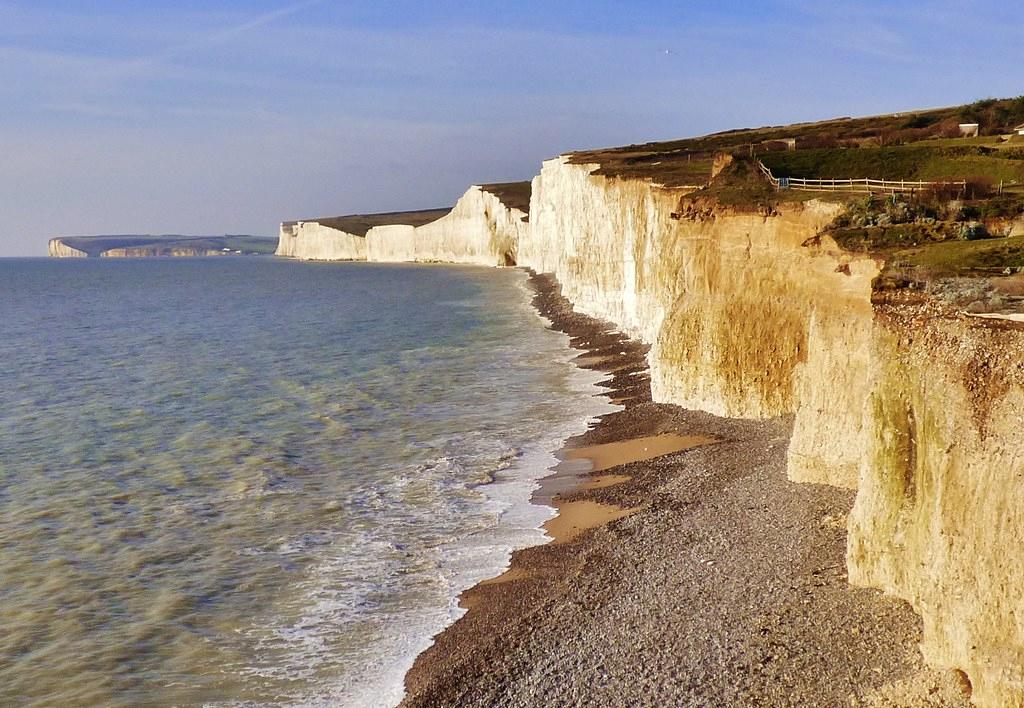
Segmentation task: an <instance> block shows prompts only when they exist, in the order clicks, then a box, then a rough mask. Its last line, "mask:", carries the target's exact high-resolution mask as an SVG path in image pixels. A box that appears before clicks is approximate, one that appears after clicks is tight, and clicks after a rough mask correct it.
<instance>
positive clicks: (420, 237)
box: [277, 186, 529, 266]
mask: <svg viewBox="0 0 1024 708" xmlns="http://www.w3.org/2000/svg"><path fill="white" fill-rule="evenodd" d="M526 218H527V214H526V212H524V211H522V210H520V209H517V208H515V207H510V206H506V205H505V204H504V203H503V202H502V201H501V200H500V199H499V198H498V197H497V196H495V195H494V194H492V193H491V192H488V191H486V189H485V188H482V187H479V186H473V187H470V188H469V189H468V190H467V191H466V193H465V194H463V195H462V197H461V198H460V199H459V201H458V202H457V203H456V204H455V207H454V208H452V210H451V211H450V212H448V213H447V214H446V215H444V216H442V217H440V218H439V219H437V220H435V221H431V222H428V223H426V224H422V225H418V226H413V225H408V224H386V225H381V226H374V227H372V228H370V229H369V230H368V231H367V232H366V233H365V235H358V234H353V233H347V232H345V231H342V230H340V229H336V228H331V227H329V226H324V225H322V224H321V223H319V222H316V221H299V222H295V223H283V224H281V235H280V239H279V242H278V248H277V255H279V256H287V257H291V258H299V259H302V260H357V261H361V260H366V261H374V262H382V263H383V262H420V263H429V262H442V263H467V264H475V265H487V266H506V265H515V263H516V248H517V245H518V243H519V241H520V239H521V238H523V236H524V235H525V233H526V230H527V228H528V226H529V224H528V223H527V221H526Z"/></svg>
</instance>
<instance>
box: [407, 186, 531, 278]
mask: <svg viewBox="0 0 1024 708" xmlns="http://www.w3.org/2000/svg"><path fill="white" fill-rule="evenodd" d="M526 218H527V215H526V213H525V212H523V211H521V210H520V209H516V208H514V207H509V206H506V205H505V204H504V203H503V202H502V201H501V200H500V199H499V198H498V197H497V196H495V195H494V194H492V193H491V192H488V191H486V189H484V188H481V187H477V186H474V187H470V188H469V190H468V191H467V192H466V193H465V194H463V195H462V197H461V198H460V199H459V201H458V202H457V203H456V204H455V208H453V209H452V211H451V213H450V214H448V216H445V217H443V218H441V219H438V220H437V221H435V222H433V223H430V224H425V225H423V226H420V227H417V229H416V233H415V235H414V237H413V239H414V248H413V256H414V258H413V259H412V260H417V261H440V262H446V263H474V264H476V265H488V266H507V265H515V264H516V253H517V250H518V245H519V242H520V240H521V239H522V238H523V237H524V236H525V234H526V232H527V230H528V227H529V224H528V223H527V222H526Z"/></svg>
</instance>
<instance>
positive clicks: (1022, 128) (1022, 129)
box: [1013, 123, 1024, 135]
mask: <svg viewBox="0 0 1024 708" xmlns="http://www.w3.org/2000/svg"><path fill="white" fill-rule="evenodd" d="M1013 132H1015V133H1016V134H1017V135H1024V123H1021V124H1020V125H1018V126H1017V127H1016V128H1014V129H1013Z"/></svg>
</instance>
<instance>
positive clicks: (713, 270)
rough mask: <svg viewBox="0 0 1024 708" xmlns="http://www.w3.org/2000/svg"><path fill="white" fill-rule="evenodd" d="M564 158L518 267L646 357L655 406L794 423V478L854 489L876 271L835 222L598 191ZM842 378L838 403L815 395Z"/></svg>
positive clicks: (827, 209)
mask: <svg viewBox="0 0 1024 708" xmlns="http://www.w3.org/2000/svg"><path fill="white" fill-rule="evenodd" d="M594 167H595V166H594V165H577V164H570V163H568V162H567V161H566V160H565V159H564V158H559V159H556V160H551V161H548V162H546V163H545V164H544V167H543V170H542V171H541V174H540V176H539V177H537V178H536V179H535V180H534V184H533V200H532V202H531V207H530V212H531V215H532V217H531V218H532V229H531V231H530V233H529V236H528V238H527V239H525V240H524V241H523V242H521V243H520V249H519V250H520V263H521V264H523V265H526V266H529V267H532V268H534V269H535V270H538V271H542V272H552V273H555V275H556V276H557V277H558V279H559V282H560V283H561V284H562V287H563V291H564V292H565V294H566V296H567V297H568V298H569V299H570V300H572V301H573V303H574V305H575V306H576V307H577V308H578V309H579V310H580V311H582V312H585V313H586V314H589V315H593V316H595V317H601V318H604V319H608V320H611V321H612V322H615V323H616V324H618V325H619V326H621V327H622V328H623V330H625V331H626V332H628V333H629V334H631V335H632V336H635V337H638V338H639V339H641V340H643V341H645V342H647V343H649V344H651V352H650V356H649V358H650V365H651V386H652V391H653V393H654V396H655V398H656V399H657V400H659V401H664V402H670V403H676V404H679V405H681V406H685V407H688V408H696V409H701V410H706V411H710V412H712V413H716V414H718V415H724V416H737V417H770V416H776V415H783V414H788V413H796V431H795V433H794V438H793V443H792V446H791V451H790V461H791V469H792V474H793V476H794V478H796V479H800V480H804V481H820V482H828V483H832V484H840V485H843V486H855V485H856V475H857V467H858V462H859V457H858V453H859V451H860V450H861V449H862V448H863V441H862V440H860V439H858V440H857V445H856V446H854V447H853V448H851V447H850V446H849V445H848V444H843V443H839V442H837V440H836V438H834V437H830V438H825V437H823V436H822V435H821V431H822V430H829V431H842V432H843V437H842V440H843V441H844V443H849V441H850V438H851V431H854V432H855V433H859V430H860V425H859V420H860V416H859V405H858V404H859V401H857V400H855V399H857V398H858V396H860V397H861V398H862V397H863V395H864V393H865V391H863V390H861V388H862V387H861V386H860V382H861V381H863V380H864V379H865V374H866V369H865V367H866V366H867V354H866V351H865V349H864V346H863V344H862V343H863V342H866V341H867V340H868V338H869V332H870V327H871V306H870V292H871V280H872V278H873V277H874V276H875V274H876V273H877V268H878V266H877V264H876V263H875V262H874V261H873V260H871V259H867V258H855V257H853V256H851V255H849V254H846V253H843V252H841V251H840V250H839V249H838V248H836V247H835V245H834V243H833V242H832V241H831V240H829V239H827V238H817V236H818V234H819V232H820V231H821V230H822V229H823V227H824V226H825V225H826V224H828V223H829V222H830V221H831V220H832V219H833V218H834V217H835V215H836V213H837V210H838V207H837V206H836V205H832V204H825V203H822V202H810V203H808V204H803V205H801V204H794V205H791V206H785V207H780V209H779V210H778V211H777V212H775V213H771V214H746V213H735V212H731V211H728V210H722V209H713V208H708V207H703V206H701V205H700V204H698V203H694V202H691V201H689V200H688V199H687V196H686V192H685V191H683V190H668V189H661V188H659V187H657V186H656V185H651V184H649V183H647V182H643V181H639V180H618V179H605V178H601V177H594V176H592V175H591V174H590V172H591V171H592V170H593V169H594ZM834 370H839V371H841V372H843V373H842V374H841V375H842V376H843V377H844V378H845V379H846V382H847V383H848V384H849V387H848V388H849V389H850V390H848V391H843V392H841V393H840V394H839V395H834V394H827V395H826V394H823V393H822V391H821V387H820V386H819V385H818V384H817V382H818V381H819V380H820V378H821V377H822V376H823V375H825V374H826V373H828V374H829V375H831V372H832V371H834Z"/></svg>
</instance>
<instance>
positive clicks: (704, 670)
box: [405, 277, 969, 706]
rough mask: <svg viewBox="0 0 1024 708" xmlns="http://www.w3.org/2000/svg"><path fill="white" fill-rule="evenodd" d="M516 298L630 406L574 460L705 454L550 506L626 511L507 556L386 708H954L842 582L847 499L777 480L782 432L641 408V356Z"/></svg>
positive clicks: (957, 691)
mask: <svg viewBox="0 0 1024 708" xmlns="http://www.w3.org/2000/svg"><path fill="white" fill-rule="evenodd" d="M534 283H535V285H536V286H537V287H538V288H539V296H538V306H539V307H540V308H541V310H542V311H544V312H545V314H546V315H548V316H549V317H551V318H552V319H553V320H554V321H555V326H556V328H559V329H563V330H565V331H567V332H568V333H569V334H570V335H571V336H572V337H573V342H574V344H576V345H577V346H588V348H591V349H592V350H593V351H594V353H595V354H601V355H602V356H603V358H601V359H599V360H594V366H596V367H598V368H600V369H602V370H615V374H614V376H613V378H612V381H611V385H612V390H611V395H613V396H615V397H620V398H626V399H627V400H628V401H629V404H628V405H627V408H626V410H624V411H623V412H621V413H617V414H613V415H611V416H607V417H605V418H604V419H603V420H602V421H601V422H600V423H599V424H598V425H597V426H596V427H594V428H593V429H592V430H591V431H589V432H588V433H586V434H585V435H583V436H581V437H580V439H579V440H576V441H575V442H576V443H578V444H599V443H604V442H611V441H614V440H619V439H624V438H628V437H634V436H637V435H643V434H652V433H660V432H669V431H677V432H681V433H686V434H696V435H707V436H710V437H715V438H717V439H719V440H721V441H722V442H720V443H718V444H715V445H710V446H704V447H698V448H694V449H690V450H686V451H683V452H680V453H677V454H673V455H668V456H665V457H662V458H658V459H656V460H651V461H647V462H638V463H633V464H630V465H626V466H623V467H619V468H615V469H614V470H613V471H614V472H615V473H617V474H623V475H629V476H630V477H631V479H630V480H629V481H627V482H624V483H622V484H617V485H613V486H609V487H604V488H599V489H590V490H586V491H582V490H579V491H575V492H573V493H571V494H568V495H565V496H564V497H563V498H565V499H590V500H595V501H601V502H605V503H614V504H618V505H621V506H629V507H632V506H642V507H643V509H642V510H641V511H639V512H638V513H636V514H633V515H632V516H629V517H627V518H624V519H621V520H618V521H616V522H613V523H612V524H610V525H608V526H605V527H602V528H600V529H597V530H595V531H592V532H590V533H587V534H584V535H583V536H581V537H580V538H579V539H577V540H576V541H574V542H572V543H567V544H561V545H557V546H554V545H548V546H540V547H536V548H531V549H526V550H524V551H520V552H518V553H517V554H516V555H515V557H514V561H513V568H514V575H513V576H512V577H513V578H517V579H514V580H512V581H510V582H505V583H497V584H489V585H485V586H478V588H476V589H474V590H473V591H471V592H470V594H469V596H470V597H471V598H472V602H471V603H470V604H471V605H472V606H473V608H474V609H473V610H472V611H471V612H470V613H469V614H467V615H466V616H465V617H464V618H463V619H461V620H460V621H459V622H457V623H456V624H455V625H453V626H452V627H451V628H449V629H448V630H446V631H445V632H444V633H442V634H441V635H440V636H439V637H438V639H437V643H436V644H435V646H434V647H432V648H431V649H430V650H428V651H427V652H426V653H424V654H423V655H421V657H420V658H419V659H418V661H417V663H416V666H415V667H414V669H413V671H412V672H410V674H409V676H408V677H407V686H408V689H409V695H408V696H407V698H406V701H405V705H407V706H454V705H459V706H536V705H545V706H573V705H602V706H620V705H621V706H627V705H628V706H661V705H694V706H696V705H765V706H787V705H793V706H795V705H851V704H853V705H878V706H881V705H921V706H960V705H968V704H969V701H968V698H967V692H966V688H965V686H964V684H963V682H962V681H961V680H960V679H959V677H958V675H957V674H956V673H955V672H936V671H931V670H927V669H925V667H924V665H923V663H922V661H921V658H920V655H919V653H918V651H917V643H918V641H919V640H920V621H919V620H918V618H917V617H916V616H915V615H914V613H913V612H912V611H911V609H910V607H909V606H907V605H906V604H905V603H902V602H900V601H897V600H894V599H891V598H885V597H883V596H882V595H881V594H880V593H878V592H877V591H873V590H867V589H856V588H852V587H850V586H849V585H848V584H847V582H846V574H845V559H844V552H845V537H846V534H845V531H844V529H845V515H846V513H847V512H848V511H849V508H850V506H851V504H852V501H853V494H852V492H849V491H846V490H841V489H836V488H832V487H825V486H821V485H802V484H794V483H792V482H789V481H787V480H786V475H785V468H786V448H787V443H788V436H789V433H790V429H791V424H790V422H789V421H787V420H785V419H774V420H770V421H737V420H729V419H723V418H716V417H714V416H711V415H708V414H704V413H696V412H691V411H685V410H683V409H680V408H678V407H675V406H670V405H661V404H654V403H651V402H650V393H649V384H647V381H646V379H645V378H644V377H643V376H637V375H636V374H637V367H641V369H642V366H643V352H644V349H643V348H642V347H640V346H639V345H636V344H635V343H633V342H628V341H625V340H622V338H621V335H615V334H614V333H612V332H610V331H609V330H608V328H607V327H605V326H603V325H601V324H600V323H598V322H597V321H595V320H592V319H590V318H586V317H583V316H581V315H578V314H576V313H573V312H572V311H571V309H570V308H569V306H568V304H567V303H566V302H565V301H564V300H563V299H561V298H560V297H558V296H557V293H556V292H555V290H554V287H553V284H552V282H551V280H550V279H548V278H544V277H538V278H534ZM612 350H615V351H624V352H625V354H623V355H620V357H618V358H616V357H611V358H608V357H607V356H604V355H607V354H609V353H610V352H611V351H612ZM638 381H640V382H642V383H640V384H639V385H638V383H637V382H638ZM605 472H607V471H605ZM602 474H604V472H603V473H602Z"/></svg>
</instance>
